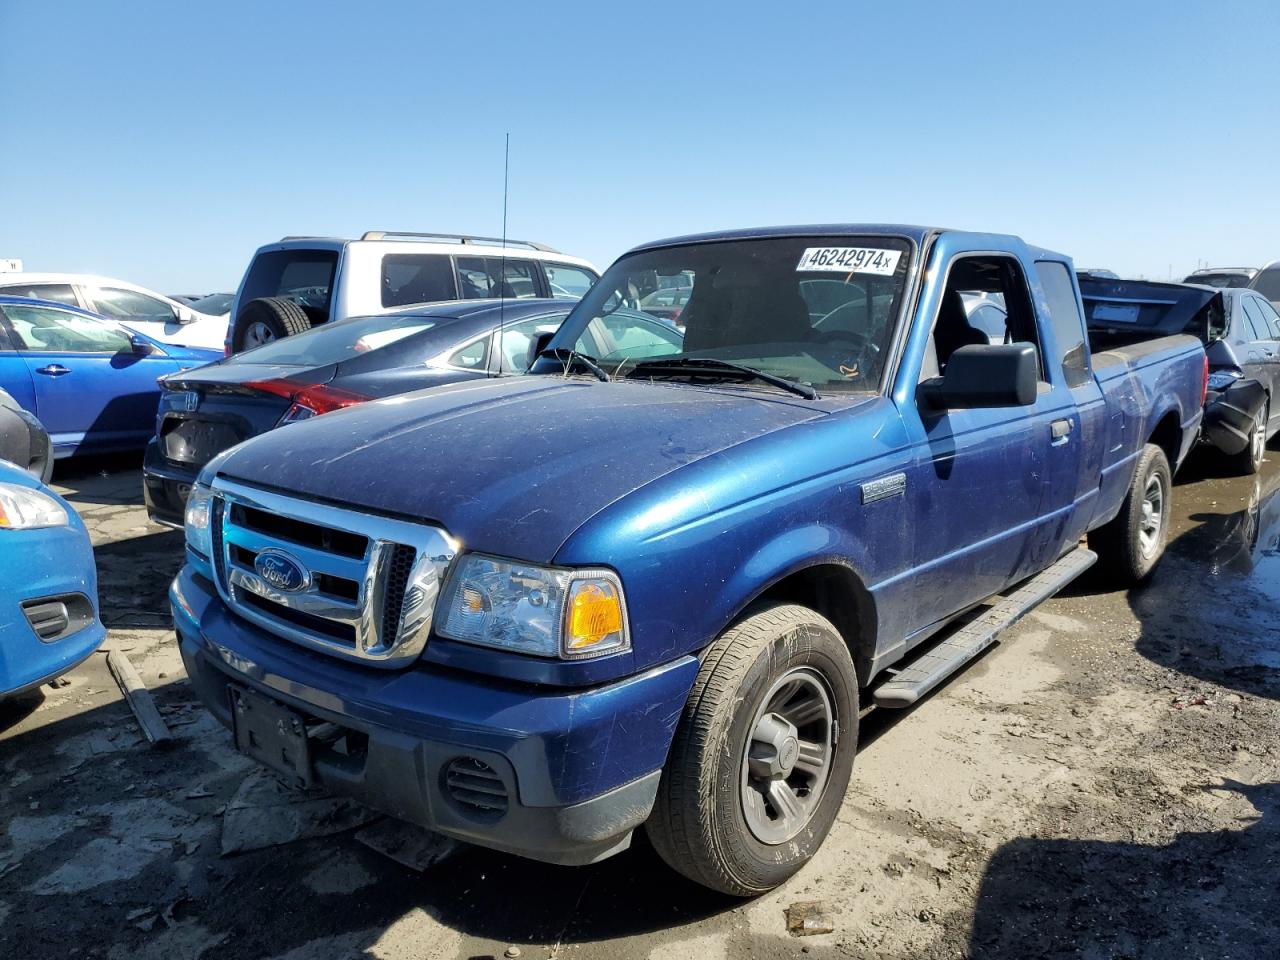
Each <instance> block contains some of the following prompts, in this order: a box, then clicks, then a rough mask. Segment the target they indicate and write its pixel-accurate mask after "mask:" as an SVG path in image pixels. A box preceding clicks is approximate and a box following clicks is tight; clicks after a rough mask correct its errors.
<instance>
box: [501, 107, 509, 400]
mask: <svg viewBox="0 0 1280 960" xmlns="http://www.w3.org/2000/svg"><path fill="white" fill-rule="evenodd" d="M510 181H511V132H510V131H508V132H507V139H506V143H505V144H504V146H503V148H502V266H501V267H499V269H498V375H499V376H501V375H502V355H503V354H504V353H505V352H506V351H505V348H504V344H503V342H502V334H503V329H504V327H505V326H506V319H507V193H508V184H509V183H510Z"/></svg>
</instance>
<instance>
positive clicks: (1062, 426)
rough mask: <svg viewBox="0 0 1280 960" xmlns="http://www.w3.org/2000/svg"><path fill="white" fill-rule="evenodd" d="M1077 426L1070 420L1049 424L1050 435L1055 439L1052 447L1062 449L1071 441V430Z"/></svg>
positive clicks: (1051, 444)
mask: <svg viewBox="0 0 1280 960" xmlns="http://www.w3.org/2000/svg"><path fill="white" fill-rule="evenodd" d="M1073 426H1075V424H1074V423H1072V422H1071V421H1070V420H1055V421H1053V423H1051V424H1049V433H1050V435H1051V436H1052V437H1053V440H1052V442H1051V443H1050V446H1054V447H1060V446H1062V445H1063V444H1064V443H1066V442H1067V441H1068V440H1069V439H1071V428H1072V427H1073Z"/></svg>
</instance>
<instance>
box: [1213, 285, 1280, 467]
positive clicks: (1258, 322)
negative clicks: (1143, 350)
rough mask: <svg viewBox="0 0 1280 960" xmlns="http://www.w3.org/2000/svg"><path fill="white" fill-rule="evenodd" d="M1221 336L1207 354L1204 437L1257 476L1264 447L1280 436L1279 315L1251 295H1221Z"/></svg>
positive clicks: (1234, 291) (1231, 291)
mask: <svg viewBox="0 0 1280 960" xmlns="http://www.w3.org/2000/svg"><path fill="white" fill-rule="evenodd" d="M1220 293H1221V295H1222V303H1223V316H1224V320H1225V323H1226V331H1225V332H1224V333H1223V334H1222V335H1221V336H1219V337H1218V338H1216V339H1215V340H1214V341H1213V342H1211V343H1210V344H1209V346H1208V348H1207V349H1206V351H1205V352H1206V354H1207V355H1208V357H1209V394H1208V397H1207V399H1206V401H1205V418H1204V437H1205V439H1206V440H1207V441H1208V442H1209V443H1211V444H1213V446H1215V447H1217V448H1218V449H1219V450H1221V451H1222V452H1223V453H1226V454H1228V455H1229V456H1232V457H1233V458H1234V460H1235V463H1236V466H1237V467H1238V468H1239V470H1240V472H1242V473H1245V474H1252V473H1257V472H1258V468H1259V467H1261V466H1262V459H1263V457H1264V456H1265V454H1266V445H1267V441H1268V440H1269V439H1270V438H1271V437H1272V436H1274V435H1275V433H1276V431H1277V430H1280V403H1277V402H1276V401H1275V399H1274V398H1275V397H1276V396H1277V394H1278V393H1280V314H1277V313H1276V309H1275V307H1273V306H1272V305H1271V303H1270V301H1268V300H1267V299H1266V298H1265V297H1263V296H1262V295H1261V294H1259V293H1256V292H1255V291H1253V290H1247V289H1239V288H1231V289H1228V290H1222V291H1220Z"/></svg>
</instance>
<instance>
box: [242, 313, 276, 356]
mask: <svg viewBox="0 0 1280 960" xmlns="http://www.w3.org/2000/svg"><path fill="white" fill-rule="evenodd" d="M275 338H276V335H275V334H274V333H272V332H271V328H270V327H268V326H267V325H266V324H265V323H263V322H262V321H261V320H255V321H254V322H253V323H251V324H249V328H248V329H247V330H245V332H244V348H245V349H246V350H251V349H253V348H254V347H260V346H262V345H263V344H264V343H270V342H271V341H272V340H274V339H275Z"/></svg>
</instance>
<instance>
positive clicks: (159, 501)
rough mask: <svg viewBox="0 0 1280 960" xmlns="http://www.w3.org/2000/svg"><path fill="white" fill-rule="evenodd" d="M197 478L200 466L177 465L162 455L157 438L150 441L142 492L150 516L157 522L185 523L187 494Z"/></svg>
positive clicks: (144, 466)
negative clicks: (194, 467) (183, 521)
mask: <svg viewBox="0 0 1280 960" xmlns="http://www.w3.org/2000/svg"><path fill="white" fill-rule="evenodd" d="M195 482H196V470H195V469H193V468H190V467H181V466H176V465H175V464H173V463H171V462H169V461H168V460H166V459H165V458H164V457H163V456H161V455H160V450H159V446H158V444H157V443H156V441H155V439H154V438H153V439H152V440H151V442H150V443H148V444H147V452H146V455H145V456H144V457H143V460H142V495H143V498H144V499H145V500H146V504H147V516H149V517H150V518H151V519H152V520H154V521H155V522H156V523H163V524H166V525H168V526H173V527H180V526H182V520H183V514H184V513H185V512H186V508H187V494H189V493H190V492H191V485H192V484H193V483H195Z"/></svg>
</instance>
